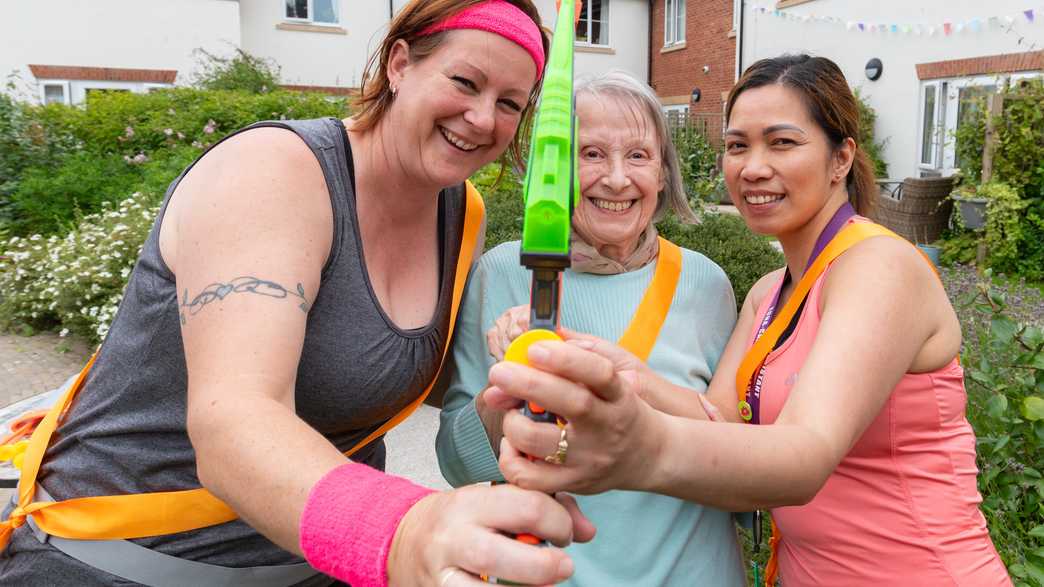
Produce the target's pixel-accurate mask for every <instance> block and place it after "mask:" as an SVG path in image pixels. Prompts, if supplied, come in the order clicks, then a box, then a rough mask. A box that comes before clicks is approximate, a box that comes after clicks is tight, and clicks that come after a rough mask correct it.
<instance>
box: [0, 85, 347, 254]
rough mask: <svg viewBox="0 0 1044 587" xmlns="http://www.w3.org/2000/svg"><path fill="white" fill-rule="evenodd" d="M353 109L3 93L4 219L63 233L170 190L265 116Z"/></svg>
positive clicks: (184, 91)
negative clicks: (123, 203) (61, 99)
mask: <svg viewBox="0 0 1044 587" xmlns="http://www.w3.org/2000/svg"><path fill="white" fill-rule="evenodd" d="M345 114H347V108H346V104H345V102H344V101H343V100H330V99H328V98H325V97H323V96H319V95H316V94H303V93H298V92H287V91H282V90H278V91H273V92H270V93H266V94H261V95H251V94H247V93H245V92H240V91H204V90H199V89H193V88H177V89H171V90H164V91H158V92H153V93H150V94H133V93H126V92H120V93H101V94H92V95H91V96H90V98H89V100H88V103H87V105H86V107H69V106H64V105H60V104H52V105H49V106H33V105H27V104H19V103H15V102H13V101H11V100H10V99H9V98H8V97H6V96H2V95H0V174H2V175H0V224H2V225H4V226H5V227H6V228H5V230H7V231H10V232H11V233H13V234H18V235H22V236H29V235H31V234H35V233H39V234H43V235H48V234H62V233H64V232H65V231H67V230H69V229H70V228H71V227H72V226H73V225H74V224H75V220H76V219H77V218H78V217H79V216H82V215H84V214H90V213H92V212H95V211H97V210H99V209H100V208H99V206H100V205H101V203H102V202H113V203H114V202H118V201H120V200H122V199H124V198H126V197H127V196H129V195H130V194H131V193H132V192H135V191H141V192H144V193H145V195H146V197H154V198H157V197H159V196H162V193H163V191H164V190H165V189H166V187H167V184H169V183H170V181H171V180H172V179H174V178H175V177H176V176H177V174H178V173H179V172H180V171H181V170H182V169H183V168H184V167H185V166H186V165H188V164H189V163H191V162H192V160H193V159H195V158H196V157H198V156H199V154H200V153H202V151H203V149H204V148H206V147H207V146H209V145H211V144H213V143H215V142H217V141H218V140H220V139H221V138H222V137H224V136H225V135H227V134H228V133H230V132H232V131H234V130H236V129H239V128H242V127H244V126H247V125H249V124H252V123H254V122H257V121H259V120H270V119H286V118H318V117H322V116H338V117H340V116H344V115H345Z"/></svg>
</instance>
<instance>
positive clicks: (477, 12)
mask: <svg viewBox="0 0 1044 587" xmlns="http://www.w3.org/2000/svg"><path fill="white" fill-rule="evenodd" d="M456 29H475V30H480V31H486V32H488V33H495V34H498V35H500V36H502V37H504V38H505V39H507V40H509V41H514V42H515V44H517V45H518V46H519V47H522V48H523V49H525V50H526V52H527V53H529V56H530V57H531V58H532V59H533V63H534V64H535V65H536V70H537V71H536V73H537V77H536V78H537V80H538V81H539V80H540V77H541V76H542V75H543V74H544V42H543V36H542V35H541V34H540V28H539V27H537V25H536V23H535V22H533V19H531V18H529V16H527V15H526V13H525V12H522V9H520V8H519V7H517V6H515V5H514V4H511V3H510V2H505V1H504V0H489V2H481V3H479V4H475V5H473V6H469V7H467V8H465V9H464V10H461V11H460V12H458V13H456V14H454V15H452V16H450V17H448V18H446V19H444V20H442V21H440V22H437V23H435V24H433V25H431V26H430V27H428V28H426V29H424V30H423V31H421V35H422V36H423V35H433V34H435V33H439V32H442V31H451V30H456Z"/></svg>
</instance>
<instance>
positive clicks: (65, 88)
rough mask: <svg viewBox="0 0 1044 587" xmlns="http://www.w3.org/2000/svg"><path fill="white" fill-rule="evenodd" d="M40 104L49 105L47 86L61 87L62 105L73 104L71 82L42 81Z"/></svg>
mask: <svg viewBox="0 0 1044 587" xmlns="http://www.w3.org/2000/svg"><path fill="white" fill-rule="evenodd" d="M39 86H40V104H47V86H61V88H62V92H63V96H62V97H63V100H62V103H63V104H65V105H66V106H68V105H69V104H71V103H72V93H71V92H70V88H69V80H57V79H46V80H40V82H39Z"/></svg>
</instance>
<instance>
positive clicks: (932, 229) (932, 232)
mask: <svg viewBox="0 0 1044 587" xmlns="http://www.w3.org/2000/svg"><path fill="white" fill-rule="evenodd" d="M952 189H953V178H952V177H926V178H918V177H908V178H906V179H904V180H903V184H902V185H901V186H900V187H899V188H898V189H897V190H895V192H894V193H893V194H891V195H889V194H887V193H885V192H882V193H881V195H880V197H879V198H878V200H877V207H876V209H875V212H874V219H875V220H876V221H877V222H879V223H880V224H883V225H884V226H887V227H888V228H890V229H892V230H893V231H895V232H896V233H897V234H899V235H900V236H902V237H903V238H905V239H906V240H908V241H910V242H912V243H917V244H924V243H930V242H933V241H935V240H937V239H938V238H939V237H940V236H941V235H942V232H943V230H945V229H946V227H947V225H948V224H949V222H950V213H951V212H952V211H953V201H952V200H950V199H949V198H948V196H949V195H950V191H951V190H952Z"/></svg>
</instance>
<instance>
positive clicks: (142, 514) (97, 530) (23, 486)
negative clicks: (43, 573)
mask: <svg viewBox="0 0 1044 587" xmlns="http://www.w3.org/2000/svg"><path fill="white" fill-rule="evenodd" d="M465 191H466V203H465V214H464V230H463V234H462V235H461V244H460V253H459V255H458V258H457V267H456V273H455V275H454V282H453V303H452V305H451V306H450V321H449V332H448V335H447V337H446V346H445V348H443V351H442V357H441V358H440V359H439V367H438V369H437V370H436V372H435V378H434V379H433V380H432V382H431V384H430V385H428V388H427V389H425V390H424V392H423V393H422V394H421V395H420V396H419V397H418V398H417V399H416V400H414V401H413V402H412V403H410V405H408V406H406V407H405V408H404V409H403V410H402V411H401V412H399V413H398V414H396V415H395V416H394V417H393V418H392V419H391V420H389V421H388V422H386V423H385V424H384V425H382V426H381V427H380V428H378V429H377V430H375V431H374V432H373V433H371V434H370V435H369V436H367V437H366V438H364V439H363V440H361V441H360V442H359V443H358V444H356V445H355V446H354V447H352V448H351V449H350V450H349V451H348V452H346V453H345V454H346V455H349V456H350V455H352V454H354V453H355V452H356V451H358V450H359V449H361V448H362V447H364V446H366V445H367V444H369V443H370V442H372V441H373V440H374V439H376V438H378V437H380V436H381V435H382V434H384V433H386V432H387V431H388V430H391V429H392V428H394V427H395V426H396V425H398V424H399V423H400V422H402V421H403V420H405V419H406V417H407V416H409V415H410V414H411V413H413V411H414V410H416V409H417V407H418V406H420V404H421V403H423V402H424V399H425V398H427V396H428V394H430V393H431V390H432V388H433V387H434V386H435V381H436V380H438V377H439V373H441V371H442V365H443V364H444V363H445V360H446V354H447V352H448V349H449V346H450V342H451V340H452V337H453V328H454V325H455V323H456V320H457V310H458V308H459V306H460V300H461V297H462V296H463V293H464V284H465V283H466V281H467V277H468V271H469V270H470V269H471V261H472V253H473V252H474V250H475V243H476V242H477V240H478V238H479V236H480V235H479V230H480V229H481V227H482V221H483V217H484V215H485V204H484V203H483V201H482V196H481V195H479V193H478V190H476V189H475V187H474V186H473V185H471V182H466V190H465ZM93 364H94V357H91V360H90V361H88V362H87V365H86V366H85V367H84V368H83V370H82V371H81V372H80V375H79V377H78V378H77V380H76V383H75V384H74V385H73V386H72V387H70V388H69V390H68V391H67V392H66V393H65V395H64V396H63V397H62V398H61V399H60V400H59V401H58V403H56V404H55V405H54V407H53V408H52V409H51V411H50V412H48V414H47V416H46V417H44V419H43V421H41V423H40V425H39V427H38V428H37V429H36V432H34V433H33V436H32V438H31V439H30V441H29V446H28V448H27V449H26V454H25V461H24V464H23V469H22V476H21V480H20V481H19V485H18V504H17V506H16V507H15V508H14V510H13V511H12V512H11V514H10V516H9V517H8V519H7V520H5V521H3V522H2V523H0V550H2V549H3V548H5V547H6V546H7V543H8V542H9V541H10V538H11V533H12V532H13V531H14V529H15V528H17V527H19V526H21V525H22V524H24V523H25V519H26V516H28V515H32V516H33V521H34V522H35V523H36V525H37V526H39V527H40V528H41V529H42V530H43V531H44V532H46V533H48V534H52V535H54V536H60V537H62V538H72V539H81V540H115V539H131V538H143V537H146V536H159V535H164V534H176V533H178V532H187V531H189V530H196V529H199V528H205V527H207V526H214V525H217V524H223V523H225V522H230V521H232V520H234V519H236V518H237V517H238V515H237V514H236V513H235V512H234V511H233V510H232V508H230V507H228V505H226V504H225V503H224V502H222V501H221V500H219V499H218V498H216V497H214V495H212V494H211V493H210V492H209V491H207V490H206V489H203V488H200V489H190V490H185V491H165V492H156V493H140V494H130V495H107V496H98V497H81V498H75V499H67V500H65V501H59V502H39V501H37V502H34V501H33V497H34V493H35V488H36V476H37V474H38V473H39V470H40V464H41V463H42V461H43V456H44V453H45V452H46V450H47V445H48V443H49V442H50V439H51V435H52V433H53V432H54V430H55V428H56V427H57V426H58V424H59V423H60V421H61V420H62V419H63V418H64V416H65V413H66V411H67V409H68V407H69V404H70V403H71V402H72V400H73V398H74V397H75V396H76V394H77V393H78V392H79V391H80V388H81V387H83V382H84V380H85V379H86V377H87V373H88V372H89V371H90V368H91V365H93Z"/></svg>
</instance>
